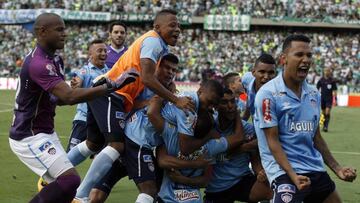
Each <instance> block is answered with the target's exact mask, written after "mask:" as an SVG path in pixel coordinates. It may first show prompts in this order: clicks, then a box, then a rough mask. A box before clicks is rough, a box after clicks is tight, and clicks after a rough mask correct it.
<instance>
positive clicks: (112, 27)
mask: <svg viewBox="0 0 360 203" xmlns="http://www.w3.org/2000/svg"><path fill="white" fill-rule="evenodd" d="M115 25H120V26H122V27H123V28H124V29H125V32H127V26H126V25H125V23H123V22H121V21H114V22H112V23H110V25H109V32H112V31H113V29H114V26H115Z"/></svg>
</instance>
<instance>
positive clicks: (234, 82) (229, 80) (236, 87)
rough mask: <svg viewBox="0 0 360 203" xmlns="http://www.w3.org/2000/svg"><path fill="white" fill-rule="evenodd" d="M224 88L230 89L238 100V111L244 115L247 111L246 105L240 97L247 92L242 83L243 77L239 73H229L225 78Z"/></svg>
mask: <svg viewBox="0 0 360 203" xmlns="http://www.w3.org/2000/svg"><path fill="white" fill-rule="evenodd" d="M223 83H224V86H225V87H226V88H228V89H230V90H231V91H232V92H233V93H234V95H235V100H236V105H237V109H238V110H239V112H241V113H243V112H244V111H245V109H246V104H245V102H244V101H243V100H241V99H240V95H241V94H243V93H244V92H245V90H244V87H243V85H242V83H241V77H240V75H239V73H234V72H231V73H228V74H226V75H225V76H224V77H223Z"/></svg>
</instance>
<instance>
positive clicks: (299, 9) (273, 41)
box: [0, 0, 360, 86]
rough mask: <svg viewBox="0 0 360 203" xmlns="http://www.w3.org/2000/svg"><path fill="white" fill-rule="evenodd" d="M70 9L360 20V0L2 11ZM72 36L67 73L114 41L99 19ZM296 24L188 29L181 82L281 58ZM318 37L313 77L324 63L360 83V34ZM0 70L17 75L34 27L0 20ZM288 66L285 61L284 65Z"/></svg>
mask: <svg viewBox="0 0 360 203" xmlns="http://www.w3.org/2000/svg"><path fill="white" fill-rule="evenodd" d="M37 8H63V9H69V10H85V11H106V12H109V11H110V12H125V13H146V14H149V13H150V14H154V13H156V12H157V11H159V10H161V9H164V8H173V9H176V10H177V11H180V13H188V14H191V15H195V16H203V15H206V14H221V15H224V14H230V15H236V14H249V15H251V16H252V17H255V18H269V17H276V18H279V17H293V18H299V19H301V18H311V19H324V18H326V17H333V18H336V19H342V20H360V0H241V1H240V0H184V1H175V0H135V1H128V0H99V1H91V0H29V1H22V0H12V1H1V0H0V9H37ZM149 29H151V27H150V24H148V25H144V24H143V25H137V26H134V25H131V26H129V29H128V35H127V40H126V44H127V45H130V44H131V43H132V42H133V41H134V39H136V38H137V37H138V36H140V35H141V34H143V33H145V32H146V31H147V30H149ZM67 33H68V38H67V42H66V45H65V49H64V50H63V51H62V53H60V54H61V55H62V56H63V58H64V60H65V64H66V73H67V74H68V75H71V72H73V71H74V70H76V69H78V68H80V67H81V66H82V65H84V64H85V63H86V62H87V44H88V43H89V42H90V41H92V40H94V39H97V38H101V39H107V38H108V33H107V27H106V25H103V24H102V25H100V24H94V23H93V24H90V23H87V24H86V23H85V24H84V23H83V24H76V23H72V22H67ZM290 33H294V31H293V30H291V28H287V29H284V28H280V29H279V28H278V29H276V28H271V29H268V28H266V29H265V28H256V27H255V28H251V30H250V31H249V32H225V31H207V30H204V29H202V28H198V27H191V26H190V27H189V28H186V29H183V30H182V35H181V40H180V42H179V43H178V46H176V47H173V48H172V51H173V52H174V53H175V54H177V55H178V56H179V58H180V61H181V64H180V71H179V73H178V74H177V78H176V79H177V80H179V81H192V82H193V81H194V82H196V81H199V80H201V77H202V73H204V72H206V71H209V70H211V72H213V73H214V74H218V75H222V74H224V73H227V72H230V71H237V72H239V73H240V74H241V73H244V72H247V71H249V70H251V67H252V66H253V63H254V60H255V59H256V58H257V57H258V56H259V55H260V54H261V53H262V52H267V53H270V54H272V55H273V56H274V57H275V58H278V57H279V55H280V52H281V42H282V41H283V39H284V37H285V36H287V35H288V34H290ZM296 33H303V34H306V35H308V36H309V37H310V38H311V39H312V44H313V47H314V57H313V59H314V66H313V68H312V69H311V71H310V74H309V76H308V81H309V82H310V83H316V82H317V80H318V79H319V78H320V76H321V75H322V70H323V68H324V67H331V68H332V69H333V70H334V71H333V74H334V77H335V78H337V79H338V82H339V83H340V84H348V85H354V86H358V85H360V70H359V68H360V62H359V61H360V51H359V39H360V33H359V32H349V33H347V32H335V31H321V32H316V31H307V30H304V31H302V32H296ZM0 38H1V42H0V76H11V77H15V76H16V74H17V73H18V72H19V70H20V67H21V64H22V61H23V59H24V56H25V55H26V54H27V53H28V52H30V50H31V48H32V47H33V46H34V45H35V43H36V42H35V40H34V38H33V35H32V33H31V32H30V31H28V30H26V29H24V28H23V27H22V26H20V25H17V26H16V25H0ZM280 69H281V67H279V70H280Z"/></svg>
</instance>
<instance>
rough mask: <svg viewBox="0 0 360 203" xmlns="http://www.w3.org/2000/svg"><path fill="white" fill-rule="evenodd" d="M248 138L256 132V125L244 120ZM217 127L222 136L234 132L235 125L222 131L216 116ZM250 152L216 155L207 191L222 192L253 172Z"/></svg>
mask: <svg viewBox="0 0 360 203" xmlns="http://www.w3.org/2000/svg"><path fill="white" fill-rule="evenodd" d="M242 124H243V128H244V133H245V136H246V138H251V137H253V136H254V134H255V129H254V126H253V125H252V124H250V123H248V122H246V121H242ZM215 128H216V130H217V131H218V132H219V133H220V135H221V136H222V137H226V136H229V135H232V134H234V128H235V126H234V125H231V126H229V128H228V129H226V130H224V131H222V130H220V128H219V120H218V118H215ZM249 163H250V154H249V153H241V154H236V155H233V156H228V155H227V153H222V154H219V155H217V156H216V164H215V165H213V171H212V177H211V181H210V182H209V184H208V186H207V187H206V192H212V193H214V192H221V191H224V190H227V189H229V188H231V187H232V186H234V185H235V184H236V183H238V182H239V181H241V179H242V177H244V176H246V175H248V174H251V170H250V168H249Z"/></svg>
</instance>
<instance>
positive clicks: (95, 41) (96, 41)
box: [88, 39, 105, 49]
mask: <svg viewBox="0 0 360 203" xmlns="http://www.w3.org/2000/svg"><path fill="white" fill-rule="evenodd" d="M94 44H105V41H104V40H102V39H94V40H93V41H91V42H90V43H89V44H88V49H90V47H91V46H92V45H94Z"/></svg>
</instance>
